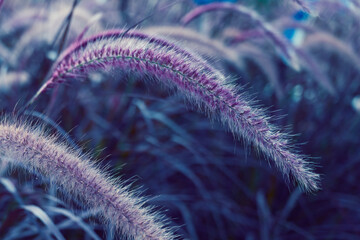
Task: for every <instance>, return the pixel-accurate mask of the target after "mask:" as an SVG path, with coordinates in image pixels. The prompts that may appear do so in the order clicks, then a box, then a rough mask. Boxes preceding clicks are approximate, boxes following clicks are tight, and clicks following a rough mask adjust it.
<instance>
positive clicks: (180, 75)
mask: <svg viewBox="0 0 360 240" xmlns="http://www.w3.org/2000/svg"><path fill="white" fill-rule="evenodd" d="M110 68H114V69H117V70H121V71H124V72H127V73H130V74H136V75H139V76H142V77H143V79H156V80H158V83H159V84H163V85H164V86H168V87H169V88H171V89H176V90H178V92H179V94H180V95H181V96H183V97H185V98H186V99H187V100H188V101H189V102H190V104H192V105H193V106H195V107H196V108H197V109H199V110H201V111H202V112H204V113H205V114H207V115H208V116H209V117H210V118H212V119H218V120H220V121H221V122H222V123H223V124H224V125H226V126H227V127H228V128H229V129H230V130H231V132H232V133H233V134H234V135H235V136H236V137H239V138H243V139H246V140H247V141H248V142H249V143H251V144H253V145H254V146H255V147H256V148H257V149H259V150H260V152H262V153H263V154H264V155H265V156H266V158H269V159H271V160H272V161H273V163H274V164H275V165H276V166H277V167H278V168H279V169H280V170H281V172H282V173H283V174H284V175H285V177H286V178H287V179H288V178H290V177H291V178H293V179H294V180H295V181H296V182H297V183H298V184H299V185H300V186H301V187H302V188H303V189H304V190H305V191H315V190H317V189H318V188H319V185H318V180H319V176H318V175H317V174H315V173H313V172H312V169H311V167H310V164H309V163H308V162H307V159H306V157H304V156H302V155H300V154H298V153H297V151H296V150H294V147H293V144H291V143H290V142H289V140H288V137H287V135H286V134H284V133H282V132H280V131H279V129H278V128H276V127H275V126H273V125H272V124H271V123H270V122H269V121H268V118H267V117H266V116H265V114H264V112H263V111H262V110H261V109H259V108H255V107H253V106H252V104H251V102H250V101H248V100H247V98H246V97H245V96H244V94H242V93H239V91H238V90H237V87H236V86H235V85H234V84H233V83H232V82H231V81H230V80H229V78H227V77H225V76H224V75H223V74H222V73H221V72H219V71H218V70H216V69H214V68H213V67H211V66H210V65H209V64H208V62H206V61H205V60H204V59H202V58H201V57H199V56H197V55H196V54H194V53H190V52H189V51H188V50H185V49H183V48H181V47H179V46H177V45H176V44H174V43H172V42H168V41H167V40H165V39H161V38H158V37H154V36H150V35H146V34H144V33H141V32H137V31H131V32H124V31H122V30H113V31H107V32H104V33H100V34H97V35H95V36H93V37H90V38H88V39H85V40H83V41H81V42H78V43H75V44H73V45H72V46H70V47H69V48H68V49H67V50H65V52H64V54H63V55H62V56H60V58H59V60H58V61H57V62H56V63H55V65H54V67H53V69H52V74H51V77H50V78H49V80H48V81H47V82H46V83H45V84H44V85H43V86H42V87H41V88H40V90H39V91H38V92H37V94H36V95H35V96H34V97H33V98H32V100H31V101H30V103H32V102H33V101H35V100H36V99H37V98H38V96H39V95H40V94H41V93H42V92H44V91H45V90H46V89H48V88H49V87H51V86H55V85H57V84H59V83H60V82H63V81H68V80H70V79H73V80H77V79H80V78H83V77H84V76H85V75H86V74H87V73H89V72H93V71H98V70H100V69H110Z"/></svg>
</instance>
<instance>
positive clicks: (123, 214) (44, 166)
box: [0, 120, 175, 240]
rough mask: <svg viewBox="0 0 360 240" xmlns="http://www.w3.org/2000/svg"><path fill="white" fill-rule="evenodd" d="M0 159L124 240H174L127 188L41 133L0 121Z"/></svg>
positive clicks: (58, 142)
mask: <svg viewBox="0 0 360 240" xmlns="http://www.w3.org/2000/svg"><path fill="white" fill-rule="evenodd" d="M0 154H1V160H2V161H6V162H9V163H11V164H13V165H15V166H22V167H24V168H25V169H27V170H29V171H30V172H34V173H35V174H37V175H41V176H43V177H45V178H48V179H50V180H51V181H52V182H53V183H54V184H56V185H57V186H60V187H62V190H63V191H64V192H65V193H66V194H68V195H69V198H71V199H74V198H75V199H79V200H82V202H84V203H85V204H86V205H87V206H88V207H89V208H91V209H93V210H96V211H97V212H99V214H100V215H101V216H102V218H103V220H104V221H105V222H107V223H108V224H109V225H110V226H113V227H114V228H115V229H116V230H117V231H118V232H119V233H121V234H122V236H124V237H125V238H126V239H136V240H140V239H153V240H155V239H157V240H168V239H175V235H174V234H173V231H172V230H171V229H170V228H168V227H167V226H166V221H165V219H164V217H163V216H162V215H159V214H158V213H156V212H155V211H154V210H153V209H151V208H150V207H146V206H144V204H146V201H145V199H144V198H143V197H139V196H138V194H136V192H134V191H131V190H130V186H129V185H128V186H126V185H125V184H124V183H121V182H119V181H115V180H112V179H111V178H110V177H109V175H108V174H106V173H104V172H103V171H102V170H101V169H100V168H99V167H98V166H96V164H95V163H94V161H93V160H91V159H90V158H89V157H88V156H85V155H82V154H81V153H79V151H77V150H74V149H72V148H71V147H69V146H68V145H66V144H65V143H63V142H60V141H59V140H58V138H57V136H55V135H48V134H45V133H44V132H43V131H42V130H41V128H40V127H37V128H34V127H32V126H30V125H26V124H23V123H21V122H12V121H8V120H2V121H1V123H0ZM122 239H123V238H122Z"/></svg>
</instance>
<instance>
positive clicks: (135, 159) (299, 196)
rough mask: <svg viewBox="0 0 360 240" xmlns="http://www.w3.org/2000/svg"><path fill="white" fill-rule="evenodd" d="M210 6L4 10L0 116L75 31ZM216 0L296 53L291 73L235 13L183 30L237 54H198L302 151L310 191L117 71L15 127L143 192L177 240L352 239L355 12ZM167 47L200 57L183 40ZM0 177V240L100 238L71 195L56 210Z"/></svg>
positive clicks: (62, 5)
mask: <svg viewBox="0 0 360 240" xmlns="http://www.w3.org/2000/svg"><path fill="white" fill-rule="evenodd" d="M0 2H1V1H0ZM209 2H214V1H200V0H199V1H190V0H184V1H178V3H176V4H174V5H172V6H169V7H167V8H166V9H165V10H164V9H162V8H163V7H164V6H167V5H168V4H170V3H173V1H166V0H137V1H127V0H121V1H115V0H108V1H106V0H86V1H85V0H84V1H75V3H77V4H75V8H74V12H73V15H72V16H71V17H70V18H69V17H68V16H69V13H70V12H71V10H72V6H73V3H74V1H70V0H69V1H67V0H61V1H50V0H26V1H22V0H21V1H20V0H12V1H7V0H5V1H4V2H3V3H2V6H1V9H0V25H1V27H0V99H1V101H0V109H1V112H2V113H4V114H5V113H7V114H9V113H12V112H14V111H17V110H18V109H19V108H21V106H23V105H24V104H25V103H26V101H27V100H29V98H30V97H31V96H32V95H33V94H34V93H35V92H36V90H37V89H38V88H39V86H41V83H42V82H43V81H44V80H45V79H46V76H47V74H48V71H49V70H50V69H51V65H52V63H53V62H54V60H56V58H57V56H58V53H59V52H61V49H64V48H65V47H66V46H68V45H69V44H70V43H71V42H72V41H74V40H75V39H76V37H77V36H79V34H81V33H82V32H83V30H84V29H86V28H87V27H89V29H88V31H87V32H86V36H90V35H91V34H94V33H96V32H99V31H101V30H104V29H110V28H127V27H129V26H132V25H133V24H135V23H137V22H139V21H140V20H142V19H144V18H145V17H146V16H148V15H149V14H153V13H154V15H153V16H151V17H150V18H149V19H148V20H146V21H144V22H143V23H141V24H140V26H138V27H137V28H138V29H140V30H143V29H144V30H145V29H147V28H149V27H155V29H156V28H157V27H160V26H171V27H173V28H175V27H179V26H181V23H180V20H181V18H182V17H183V16H185V14H186V13H188V12H189V11H191V10H192V9H194V8H195V7H197V6H198V5H200V4H206V3H209ZM227 2H232V3H234V4H242V5H243V6H246V7H248V8H250V9H253V10H255V11H257V12H258V14H259V15H261V16H262V17H263V18H264V19H265V21H266V22H267V23H268V24H270V25H271V26H272V27H273V28H274V29H276V31H278V32H279V33H281V34H282V37H283V38H284V39H287V40H286V41H289V42H290V43H291V44H292V45H293V46H294V47H295V49H297V51H296V54H297V56H298V57H299V59H300V62H301V63H302V64H301V68H300V69H299V70H296V69H294V68H292V67H291V65H289V64H288V63H287V62H286V59H284V57H282V56H281V54H280V53H279V52H278V51H277V50H276V46H274V44H273V43H271V42H270V41H268V40H267V38H266V36H264V34H263V33H262V32H261V31H259V28H258V26H257V25H256V24H254V22H252V21H251V19H248V18H246V17H244V16H241V15H239V14H237V13H234V12H229V11H215V12H209V13H205V14H203V15H202V16H200V17H199V18H198V19H196V20H194V21H193V22H191V23H190V24H189V25H188V26H187V28H188V29H192V30H193V31H195V32H197V34H200V35H201V36H203V37H206V38H208V39H209V40H210V41H211V42H212V43H213V44H214V45H215V44H221V46H222V47H224V48H226V49H227V50H229V51H230V52H231V53H232V54H233V55H234V56H235V58H233V57H232V58H230V56H229V55H221V54H216V55H215V54H213V53H214V51H212V50H213V49H212V48H213V47H212V46H211V44H210V45H207V46H206V45H204V46H205V48H206V47H208V51H209V54H210V56H204V58H205V59H206V60H207V61H209V62H210V63H213V64H214V66H216V67H217V68H219V69H220V70H221V71H222V72H223V73H225V74H226V75H228V76H229V77H230V78H232V79H233V80H234V81H235V82H236V83H237V84H239V85H240V86H242V87H243V90H242V91H243V92H246V94H247V95H248V96H249V97H250V98H251V99H254V101H255V102H256V104H257V105H258V106H261V107H264V108H266V109H267V113H268V114H269V115H270V116H271V121H272V122H273V123H275V124H276V125H278V126H280V127H281V128H282V129H288V131H289V132H290V133H295V135H294V136H293V137H292V138H293V139H295V142H297V143H299V149H300V150H301V152H302V153H304V154H306V155H309V156H311V157H312V161H313V162H314V163H315V165H316V166H318V167H317V168H316V172H318V173H321V175H322V180H321V184H322V190H321V191H319V192H317V193H315V194H313V195H307V194H304V193H301V191H300V190H299V189H298V188H297V187H296V186H291V185H288V184H287V183H286V182H284V179H283V178H282V176H281V174H279V172H277V171H276V169H275V168H271V167H269V166H268V164H267V163H266V161H264V159H263V158H264V156H263V155H261V154H258V151H257V149H253V148H252V146H249V145H247V144H245V143H242V142H241V143H239V142H238V141H236V140H234V139H233V136H232V135H231V134H230V133H228V132H226V131H224V128H223V127H222V126H221V125H220V124H218V123H217V122H211V121H209V120H208V119H207V118H206V117H205V116H204V115H202V114H199V113H197V112H195V111H192V106H191V104H189V103H187V102H184V100H183V99H182V98H180V97H179V96H178V95H177V94H176V92H173V91H169V90H166V89H163V88H162V87H159V86H158V85H157V84H156V83H155V82H154V83H144V81H141V80H142V79H137V77H134V76H133V75H131V74H126V73H122V72H119V71H116V70H114V71H111V72H105V71H102V72H96V73H93V74H90V75H89V76H88V79H85V80H84V81H83V82H81V83H79V82H75V81H74V82H71V83H70V84H66V85H61V86H58V87H56V88H54V89H53V90H52V91H49V92H48V93H46V94H44V95H43V96H42V97H41V98H40V99H39V100H38V101H37V102H36V103H35V104H34V106H33V107H32V109H31V111H27V112H26V113H25V114H26V115H27V118H29V119H31V120H35V121H38V122H39V123H42V124H45V125H46V126H47V128H48V129H49V131H51V132H57V133H59V134H60V135H61V136H62V138H63V139H64V141H67V142H68V143H69V144H71V145H73V146H74V147H75V148H81V149H83V151H84V152H89V153H91V154H92V155H94V156H95V157H96V158H97V159H101V164H102V165H104V166H106V167H107V169H108V170H107V171H111V172H112V174H113V175H114V177H116V178H119V177H121V178H123V179H130V181H133V182H134V187H137V186H143V188H142V189H143V191H144V194H145V195H148V196H154V197H153V198H151V199H150V201H149V204H151V205H154V206H156V208H157V209H161V210H163V211H164V212H165V213H166V215H167V216H169V217H170V218H171V219H172V221H173V223H174V225H175V226H179V228H178V233H179V234H180V235H182V236H183V237H185V238H189V239H195V240H196V239H249V240H250V239H264V240H265V239H358V238H359V236H360V227H359V226H360V212H359V209H360V199H359V193H360V185H359V184H358V181H359V178H360V171H359V170H358V167H360V150H359V149H360V140H359V133H360V124H359V121H360V78H359V71H360V60H359V59H360V56H359V49H360V42H359V39H360V35H359V18H360V2H358V1H356V0H352V1H350V0H349V1H331V0H318V1H304V3H306V4H308V7H309V9H310V10H311V11H310V13H307V12H306V11H305V10H304V9H302V8H301V6H299V5H298V4H295V1H290V0H286V1H285V0H283V1H270V0H257V1H250V0H248V1H227ZM161 9H162V10H161ZM94 16H95V17H94ZM67 26H68V27H67ZM66 29H68V30H66ZM154 34H156V33H154ZM178 34H180V35H181V31H179V32H178ZM164 37H166V34H165V36H164ZM184 39H185V37H184ZM178 42H179V44H183V45H184V46H186V47H187V48H189V49H191V50H192V51H194V52H197V51H198V50H199V49H198V48H197V47H194V46H196V44H195V43H193V42H191V41H190V40H187V41H185V40H182V39H181V38H180V39H178ZM199 54H201V52H200V51H199ZM324 82H326V83H327V84H329V85H330V86H331V87H332V88H333V89H334V92H331V91H329V87H328V88H327V87H326V86H328V85H326V84H325V85H324V84H323V83H324ZM324 86H325V87H324ZM0 173H1V178H0V211H1V214H0V239H52V238H57V239H61V238H62V237H63V238H65V239H106V238H108V239H111V238H112V235H111V234H110V230H109V229H107V228H106V226H105V227H104V226H103V225H102V224H101V223H99V222H98V221H97V219H96V217H95V215H94V213H93V212H91V211H87V210H86V209H83V208H82V206H81V203H79V202H77V201H75V200H73V199H71V198H69V197H66V201H63V200H62V199H63V194H62V193H61V192H60V190H59V189H58V188H57V187H56V186H54V185H51V184H50V183H49V182H48V181H47V180H46V179H41V178H39V177H37V176H36V175H33V174H29V173H25V172H24V171H23V170H21V169H17V168H12V167H11V166H8V165H7V163H5V162H1V168H0ZM29 206H30V207H29ZM95 211H96V210H95Z"/></svg>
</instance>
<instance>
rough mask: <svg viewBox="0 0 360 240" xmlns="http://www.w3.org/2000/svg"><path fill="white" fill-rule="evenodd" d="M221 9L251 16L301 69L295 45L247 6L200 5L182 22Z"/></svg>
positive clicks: (292, 63)
mask: <svg viewBox="0 0 360 240" xmlns="http://www.w3.org/2000/svg"><path fill="white" fill-rule="evenodd" d="M219 10H230V11H234V12H237V13H239V14H241V15H243V16H245V17H247V18H249V19H250V20H251V21H252V22H254V23H255V24H256V25H257V26H259V28H260V29H261V30H262V31H263V32H264V33H265V35H264V36H265V37H266V38H268V39H269V40H270V41H271V42H272V43H273V44H274V46H275V47H276V49H278V51H280V52H281V53H282V55H283V57H284V58H285V59H286V61H288V63H289V65H290V66H291V67H292V68H293V69H294V70H297V71H298V70H300V65H299V61H298V59H297V56H296V54H295V50H294V47H293V46H292V44H291V43H290V42H289V41H287V40H286V39H285V38H284V37H283V36H282V35H281V33H280V32H278V30H277V29H275V28H274V27H272V26H271V24H269V23H267V22H266V21H265V20H264V19H263V18H262V17H261V16H260V15H259V14H258V13H257V12H255V11H254V10H251V9H249V8H247V7H244V6H242V5H240V4H232V3H210V4H206V5H202V6H199V7H197V8H195V9H193V10H192V11H190V12H189V13H188V14H186V15H185V16H184V17H183V18H182V19H181V22H182V24H183V25H187V24H188V23H190V22H191V21H193V20H194V19H196V18H198V17H199V16H201V15H202V14H204V13H207V12H211V11H219Z"/></svg>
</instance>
